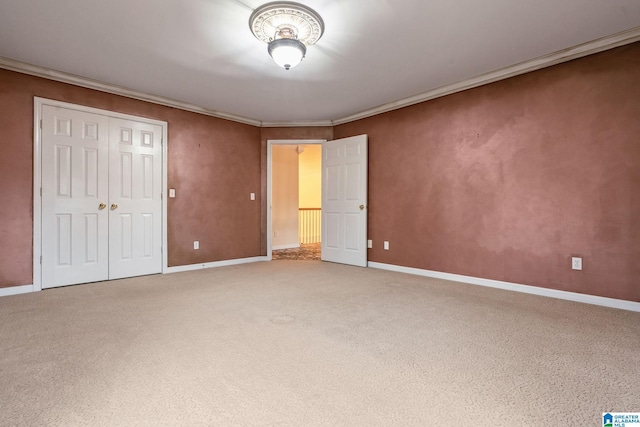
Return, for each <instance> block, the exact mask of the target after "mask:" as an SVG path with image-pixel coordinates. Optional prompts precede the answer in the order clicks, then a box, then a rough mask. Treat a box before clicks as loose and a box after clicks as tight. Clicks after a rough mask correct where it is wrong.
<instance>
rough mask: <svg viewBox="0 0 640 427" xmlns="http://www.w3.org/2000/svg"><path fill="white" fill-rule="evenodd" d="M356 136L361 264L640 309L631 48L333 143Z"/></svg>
mask: <svg viewBox="0 0 640 427" xmlns="http://www.w3.org/2000/svg"><path fill="white" fill-rule="evenodd" d="M363 133H366V134H368V135H369V207H370V210H369V238H371V239H373V241H374V248H373V249H371V250H370V251H369V260H370V261H376V262H381V263H389V264H396V265H402V266H409V267H416V268H421V269H427V270H435V271H442V272H448V273H455V274H462V275H469V276H475V277H482V278H488V279H495V280H504V281H509V282H516V283H522V284H529V285H534V286H541V287H546V288H553V289H560V290H566V291H572V292H580V293H586V294H593V295H601V296H607V297H613V298H621V299H627V300H632V301H640V262H638V260H640V139H639V138H640V43H635V44H633V45H628V46H624V47H621V48H617V49H614V50H610V51H607V52H603V53H600V54H597V55H593V56H589V57H585V58H581V59H578V60H574V61H571V62H568V63H565V64H561V65H557V66H554V67H550V68H546V69H543V70H540V71H536V72H533V73H529V74H525V75H522V76H518V77H515V78H511V79H508V80H503V81H500V82H497V83H493V84H490V85H486V86H482V87H479V88H475V89H472V90H468V91H465V92H461V93H457V94H453V95H450V96H446V97H443V98H439V99H435V100H432V101H428V102H424V103H421V104H418V105H414V106H411V107H407V108H404V109H401V110H396V111H393V112H389V113H385V114H381V115H378V116H375V117H371V118H367V119H363V120H360V121H357V122H352V123H348V124H345V125H341V126H337V127H336V128H335V129H334V134H335V137H336V138H342V137H347V136H352V135H357V134H363ZM383 240H389V241H390V244H391V250H390V251H384V250H383V249H382V241H383ZM571 256H581V257H583V263H584V270H583V271H572V270H571V268H570V266H571V262H570V259H571Z"/></svg>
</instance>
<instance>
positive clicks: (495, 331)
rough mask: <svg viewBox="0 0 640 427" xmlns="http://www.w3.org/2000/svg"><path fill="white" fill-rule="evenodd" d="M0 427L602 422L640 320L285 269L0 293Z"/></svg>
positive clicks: (638, 359) (626, 399)
mask: <svg viewBox="0 0 640 427" xmlns="http://www.w3.org/2000/svg"><path fill="white" fill-rule="evenodd" d="M0 345H1V350H0V425H2V426H8V425H25V426H26V425H28V426H33V425H56V426H76V425H83V426H131V425H143V426H146V425H148V426H152V425H153V426H157V425H184V426H236V425H238V426H253V425H255V426H289V425H291V426H320V425H326V426H376V425H377V426H402V425H419V426H440V425H456V426H600V425H602V424H601V423H602V422H601V413H602V412H603V411H640V313H633V312H628V311H622V310H615V309H609V308H603V307H597V306H591V305H586V304H579V303H572V302H567V301H561V300H555V299H550V298H543V297H537V296H532V295H525V294H518V293H512V292H508V291H501V290H496V289H489V288H482V287H477V286H471V285H465V284H458V283H454V282H446V281H442V280H433V279H426V278H422V277H416V276H411V275H405V274H399V273H392V272H387V271H380V270H374V269H362V268H356V267H348V266H343V265H337V264H329V263H323V262H310V261H278V262H270V263H257V264H250V265H242V266H234V267H225V268H218V269H210V270H198V271H194V272H188V273H177V274H168V275H159V276H148V277H140V278H134V279H126V280H118V281H113V282H108V283H95V284H88V285H80V286H72V287H66V288H59V289H52V290H47V291H43V292H40V293H35V294H25V295H17V296H10V297H3V298H0Z"/></svg>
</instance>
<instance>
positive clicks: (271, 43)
mask: <svg viewBox="0 0 640 427" xmlns="http://www.w3.org/2000/svg"><path fill="white" fill-rule="evenodd" d="M249 27H250V28H251V31H252V32H253V35H254V36H256V38H257V39H258V40H261V41H263V42H265V43H267V51H268V52H269V55H271V57H272V58H273V60H274V61H275V63H276V64H278V65H280V66H281V67H283V68H284V69H285V70H289V69H291V68H293V67H295V66H296V65H298V64H299V63H300V62H301V61H302V59H304V57H305V55H306V54H307V46H312V45H313V44H315V43H316V42H317V41H318V40H319V39H320V37H322V34H323V33H324V21H323V20H322V18H321V17H320V15H318V13H317V12H316V11H314V10H313V9H311V8H309V7H307V6H304V5H302V4H300V3H295V2H272V3H267V4H264V5H262V6H260V7H259V8H257V9H256V10H254V11H253V13H252V14H251V17H250V18H249Z"/></svg>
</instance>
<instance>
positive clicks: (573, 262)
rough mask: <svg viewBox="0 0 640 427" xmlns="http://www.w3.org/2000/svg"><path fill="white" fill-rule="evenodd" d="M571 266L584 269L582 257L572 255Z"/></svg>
mask: <svg viewBox="0 0 640 427" xmlns="http://www.w3.org/2000/svg"><path fill="white" fill-rule="evenodd" d="M571 268H572V269H573V270H582V258H580V257H576V256H574V257H571Z"/></svg>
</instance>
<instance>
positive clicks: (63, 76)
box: [0, 56, 262, 126]
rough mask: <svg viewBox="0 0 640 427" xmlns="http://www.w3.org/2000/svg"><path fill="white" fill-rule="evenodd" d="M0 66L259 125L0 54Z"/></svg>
mask: <svg viewBox="0 0 640 427" xmlns="http://www.w3.org/2000/svg"><path fill="white" fill-rule="evenodd" d="M0 68H4V69H5V70H10V71H16V72H18V73H23V74H29V75H32V76H36V77H42V78H45V79H49V80H55V81H57V82H62V83H68V84H72V85H75V86H81V87H84V88H87V89H93V90H98V91H100V92H107V93H111V94H114V95H120V96H124V97H127V98H132V99H137V100H139V101H145V102H150V103H152V104H158V105H164V106H166V107H173V108H178V109H180V110H185V111H191V112H193V113H198V114H204V115H206V116H212V117H217V118H219V119H225V120H231V121H234V122H239V123H244V124H248V125H253V126H261V125H262V122H261V121H260V120H254V119H249V118H247V117H242V116H236V115H234V114H228V113H223V112H220V111H215V110H210V109H208V108H203V107H199V106H197V105H193V104H189V103H186V102H181V101H177V100H175V99H171V98H165V97H162V96H156V95H151V94H148V93H144V92H140V91H137V90H133V89H128V88H126V87H122V86H118V85H112V84H109V83H103V82H101V81H98V80H93V79H89V78H86V77H81V76H77V75H75V74H70V73H65V72H62V71H56V70H52V69H50V68H46V67H40V66H38V65H33V64H28V63H26V62H21V61H16V60H14V59H9V58H4V57H1V56H0Z"/></svg>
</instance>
